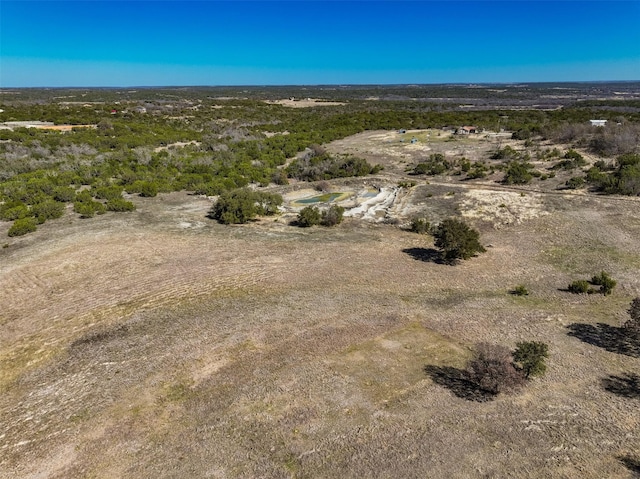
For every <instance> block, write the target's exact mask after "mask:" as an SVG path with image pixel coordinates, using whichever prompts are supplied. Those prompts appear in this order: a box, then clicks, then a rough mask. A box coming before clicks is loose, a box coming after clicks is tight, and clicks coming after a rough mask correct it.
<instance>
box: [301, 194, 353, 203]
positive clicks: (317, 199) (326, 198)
mask: <svg viewBox="0 0 640 479" xmlns="http://www.w3.org/2000/svg"><path fill="white" fill-rule="evenodd" d="M343 195H344V193H325V194H323V195H316V196H312V197H311V198H303V199H301V200H296V203H299V204H301V205H311V204H314V203H328V202H330V201H333V200H335V199H336V198H339V197H341V196H343Z"/></svg>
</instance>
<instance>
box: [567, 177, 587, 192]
mask: <svg viewBox="0 0 640 479" xmlns="http://www.w3.org/2000/svg"><path fill="white" fill-rule="evenodd" d="M584 185H585V180H584V178H583V177H582V176H574V177H573V178H569V179H568V180H567V182H566V183H565V186H566V187H567V188H568V189H570V190H577V189H578V188H582V187H583V186H584Z"/></svg>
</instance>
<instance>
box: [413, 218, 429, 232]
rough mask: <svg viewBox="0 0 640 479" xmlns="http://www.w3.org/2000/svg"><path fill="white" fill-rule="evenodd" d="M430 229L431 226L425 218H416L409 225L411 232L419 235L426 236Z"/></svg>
mask: <svg viewBox="0 0 640 479" xmlns="http://www.w3.org/2000/svg"><path fill="white" fill-rule="evenodd" d="M430 228H431V224H430V223H429V222H428V221H427V220H426V219H424V218H414V219H412V220H411V224H410V225H409V230H410V231H412V232H413V233H418V234H426V233H428V232H429V229H430Z"/></svg>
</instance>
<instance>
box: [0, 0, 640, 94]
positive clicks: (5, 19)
mask: <svg viewBox="0 0 640 479" xmlns="http://www.w3.org/2000/svg"><path fill="white" fill-rule="evenodd" d="M604 80H640V0H639V1H636V0H633V1H629V0H628V1H621V2H617V1H578V0H574V1H567V2H558V1H534V2H527V1H516V0H513V1H504V0H503V1H496V2H491V1H473V2H460V1H452V0H449V1H417V0H414V1H405V2H403V1H353V2H347V1H338V0H333V1H323V2H307V1H300V0H288V1H280V2H267V1H259V0H254V1H248V2H243V1H235V2H218V1H199V2H190V1H180V2H173V1H151V0H147V1H118V0H112V1H107V2H100V1H70V2H59V1H42V2H38V1H30V0H22V1H9V0H0V87H26V86H51V87H55V86H143V85H148V86H156V85H272V84H276V85H277V84H352V83H359V84H362V83H366V84H374V83H453V82H455V83H472V82H473V83H480V82H534V81H604Z"/></svg>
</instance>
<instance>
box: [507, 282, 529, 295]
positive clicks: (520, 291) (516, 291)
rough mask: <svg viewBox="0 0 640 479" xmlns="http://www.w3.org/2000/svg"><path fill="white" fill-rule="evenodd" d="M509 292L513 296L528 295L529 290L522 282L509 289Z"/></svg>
mask: <svg viewBox="0 0 640 479" xmlns="http://www.w3.org/2000/svg"><path fill="white" fill-rule="evenodd" d="M510 293H511V294H513V295H514V296H528V295H529V290H528V289H527V287H526V286H525V285H524V284H519V285H518V286H516V287H515V288H513V289H512V290H511V291H510Z"/></svg>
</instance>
